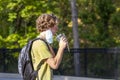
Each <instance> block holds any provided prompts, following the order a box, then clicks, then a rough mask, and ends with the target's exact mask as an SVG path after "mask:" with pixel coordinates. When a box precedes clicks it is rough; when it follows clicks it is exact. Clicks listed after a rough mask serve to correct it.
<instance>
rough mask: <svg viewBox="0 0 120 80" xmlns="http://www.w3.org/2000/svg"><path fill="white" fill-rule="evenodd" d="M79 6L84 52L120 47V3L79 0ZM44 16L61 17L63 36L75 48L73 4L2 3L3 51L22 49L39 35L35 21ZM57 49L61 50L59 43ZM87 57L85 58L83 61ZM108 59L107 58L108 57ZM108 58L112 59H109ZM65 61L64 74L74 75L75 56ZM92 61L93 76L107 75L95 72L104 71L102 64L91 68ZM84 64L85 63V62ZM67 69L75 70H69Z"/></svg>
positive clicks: (49, 0)
mask: <svg viewBox="0 0 120 80" xmlns="http://www.w3.org/2000/svg"><path fill="white" fill-rule="evenodd" d="M76 6H77V9H78V23H79V25H78V28H79V37H80V47H81V48H93V47H97V48H103V47H105V48H110V47H119V46H120V1H119V0H115V1H112V0H77V3H76ZM42 13H54V14H55V15H57V16H58V17H59V19H60V21H61V22H60V24H59V33H65V35H66V36H67V37H68V41H69V45H70V48H72V47H73V37H72V36H73V34H72V25H71V24H72V22H71V6H70V2H69V0H44V1H39V0H34V1H33V0H0V48H9V49H14V48H22V47H23V46H24V45H25V44H26V42H27V41H28V40H29V39H33V38H35V37H36V36H37V35H38V34H39V33H37V32H36V28H35V20H36V18H37V17H38V16H39V15H40V14H42ZM54 40H55V39H54ZM53 46H54V47H55V48H57V46H58V43H57V42H56V40H55V43H54V44H53ZM14 56H16V58H17V56H18V55H16V54H14V55H13V57H14ZM83 56H84V55H82V54H81V57H83ZM105 56H106V57H107V55H104V57H105ZM88 57H89V59H90V58H91V57H93V56H91V55H89V56H88ZM95 57H97V58H98V59H101V58H102V57H103V55H96V56H94V58H95ZM108 58H112V57H111V56H109V57H108ZM63 60H64V62H63V63H62V64H61V68H60V69H61V71H63V73H66V74H69V75H72V74H73V72H74V71H73V69H72V68H73V64H72V65H71V64H70V61H72V60H73V57H72V55H71V54H67V55H65V56H64V58H63ZM90 61H91V63H90V64H89V65H90V67H89V71H90V73H91V74H92V71H93V73H94V74H96V75H98V74H100V75H103V73H102V72H100V71H98V72H94V69H99V70H100V69H102V68H103V67H102V65H100V64H99V63H98V62H99V60H98V61H96V64H95V65H94V66H91V65H92V64H93V63H94V61H93V60H92V59H90ZM81 62H84V61H83V60H82V58H81ZM101 62H102V60H101ZM111 67H112V66H110V68H111ZM66 68H68V69H71V70H65V69H66ZM91 70H92V71H91ZM102 70H104V69H102ZM56 73H57V74H60V71H59V70H58V72H56ZM108 73H109V72H107V73H105V74H108Z"/></svg>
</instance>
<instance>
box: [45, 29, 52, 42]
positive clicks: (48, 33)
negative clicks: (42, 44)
mask: <svg viewBox="0 0 120 80" xmlns="http://www.w3.org/2000/svg"><path fill="white" fill-rule="evenodd" d="M45 34H46V41H47V42H48V43H49V44H51V43H53V34H52V31H51V30H47V31H46V32H45Z"/></svg>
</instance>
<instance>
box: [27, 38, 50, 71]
mask: <svg viewBox="0 0 120 80" xmlns="http://www.w3.org/2000/svg"><path fill="white" fill-rule="evenodd" d="M36 40H42V41H43V42H44V43H45V44H46V45H47V47H48V49H49V50H50V48H49V45H48V43H47V42H46V41H45V40H43V39H41V38H35V39H33V40H32V43H33V42H34V41H36ZM31 48H32V44H31ZM31 48H30V51H31ZM29 56H30V62H31V64H32V68H33V63H32V56H31V53H30V55H29ZM44 62H45V59H43V60H42V61H40V62H39V64H38V66H37V71H38V70H39V69H40V67H41V65H42V64H43V63H44ZM33 70H34V68H33Z"/></svg>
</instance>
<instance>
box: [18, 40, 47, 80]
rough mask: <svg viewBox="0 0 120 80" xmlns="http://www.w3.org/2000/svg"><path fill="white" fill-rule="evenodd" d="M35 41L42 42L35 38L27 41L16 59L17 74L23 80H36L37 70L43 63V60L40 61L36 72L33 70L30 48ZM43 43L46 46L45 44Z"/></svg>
mask: <svg viewBox="0 0 120 80" xmlns="http://www.w3.org/2000/svg"><path fill="white" fill-rule="evenodd" d="M36 40H42V39H40V38H36V39H33V40H30V41H28V43H27V45H25V46H24V47H23V48H22V49H21V52H20V54H19V57H18V72H19V74H20V75H21V77H22V78H23V80H35V79H36V78H38V70H39V69H40V67H41V65H42V64H43V63H44V61H45V60H42V61H40V63H39V64H38V66H37V70H34V68H33V64H32V57H31V48H32V43H33V42H34V41H36ZM42 41H44V40H42ZM44 42H45V41H44ZM45 43H46V44H47V42H45ZM47 46H48V44H47ZM48 48H49V47H48Z"/></svg>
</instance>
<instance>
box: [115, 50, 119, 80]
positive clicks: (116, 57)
mask: <svg viewBox="0 0 120 80" xmlns="http://www.w3.org/2000/svg"><path fill="white" fill-rule="evenodd" d="M118 52H119V51H118V48H114V63H115V80H118Z"/></svg>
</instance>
